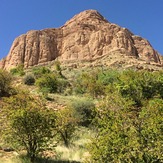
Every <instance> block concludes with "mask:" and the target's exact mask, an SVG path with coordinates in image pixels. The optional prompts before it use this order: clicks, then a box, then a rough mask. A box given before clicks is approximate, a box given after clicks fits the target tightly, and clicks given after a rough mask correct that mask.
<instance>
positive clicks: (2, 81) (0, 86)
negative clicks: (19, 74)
mask: <svg viewBox="0 0 163 163" xmlns="http://www.w3.org/2000/svg"><path fill="white" fill-rule="evenodd" d="M11 81H12V77H11V75H10V74H9V73H8V72H7V71H4V70H1V69H0V98H1V97H4V96H9V95H10V94H11V92H12V90H13V89H12V87H11Z"/></svg>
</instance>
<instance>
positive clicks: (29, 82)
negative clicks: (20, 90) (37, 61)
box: [24, 74, 35, 85]
mask: <svg viewBox="0 0 163 163" xmlns="http://www.w3.org/2000/svg"><path fill="white" fill-rule="evenodd" d="M34 83H35V77H34V75H33V74H27V75H26V76H25V77H24V84H26V85H33V84H34Z"/></svg>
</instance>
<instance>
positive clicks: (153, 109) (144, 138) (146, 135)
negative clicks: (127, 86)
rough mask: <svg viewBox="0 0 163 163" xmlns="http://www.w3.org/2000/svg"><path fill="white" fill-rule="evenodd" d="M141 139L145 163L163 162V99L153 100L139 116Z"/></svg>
mask: <svg viewBox="0 0 163 163" xmlns="http://www.w3.org/2000/svg"><path fill="white" fill-rule="evenodd" d="M139 122H141V125H140V127H141V130H140V138H141V145H142V150H143V158H144V160H145V162H162V161H163V146H162V144H163V134H162V132H163V126H162V125H163V99H158V98H156V99H152V100H150V101H149V102H148V104H147V105H146V106H144V107H143V108H142V110H141V112H140V115H139Z"/></svg>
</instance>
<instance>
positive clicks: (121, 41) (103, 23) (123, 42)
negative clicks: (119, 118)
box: [0, 10, 162, 69]
mask: <svg viewBox="0 0 163 163" xmlns="http://www.w3.org/2000/svg"><path fill="white" fill-rule="evenodd" d="M56 58H58V60H60V61H61V62H83V61H88V62H91V63H92V62H94V63H93V64H96V63H98V62H99V61H100V60H101V61H103V62H102V64H105V65H108V66H109V65H114V64H115V63H117V64H125V65H132V64H135V65H140V64H141V63H147V64H154V65H158V66H159V67H160V66H162V63H161V62H162V61H161V56H160V55H159V54H158V52H157V51H156V50H154V49H153V47H152V46H151V44H150V43H149V42H148V41H147V40H146V39H144V38H142V37H139V36H136V35H134V34H133V33H131V32H130V31H129V30H128V29H126V28H122V27H120V26H118V25H116V24H113V23H110V22H109V21H107V20H106V19H105V18H104V17H103V16H102V15H101V14H100V13H98V12H97V11H95V10H87V11H84V12H81V13H79V14H77V15H75V16H74V17H73V18H72V19H70V20H69V21H67V22H66V23H65V25H63V26H62V27H60V28H52V29H44V30H32V31H29V32H27V33H26V34H23V35H21V36H19V37H18V38H16V39H15V40H14V42H13V44H12V47H11V49H10V51H9V54H8V55H7V57H6V58H4V59H3V60H1V61H0V67H1V68H4V69H11V68H13V67H15V66H17V65H19V64H23V65H24V67H30V66H34V65H40V64H46V63H47V62H49V61H53V60H55V59H56ZM129 61H130V62H129Z"/></svg>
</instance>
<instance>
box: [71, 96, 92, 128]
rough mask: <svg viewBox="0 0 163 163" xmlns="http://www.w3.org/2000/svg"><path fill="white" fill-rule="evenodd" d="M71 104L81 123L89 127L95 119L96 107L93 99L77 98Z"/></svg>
mask: <svg viewBox="0 0 163 163" xmlns="http://www.w3.org/2000/svg"><path fill="white" fill-rule="evenodd" d="M71 105H72V108H74V110H75V111H76V115H77V117H78V118H79V119H80V121H79V124H80V125H82V126H86V127H88V126H89V125H90V124H91V122H92V119H93V110H94V108H95V104H94V103H93V101H92V100H90V99H81V100H75V101H74V102H73V103H72V104H71Z"/></svg>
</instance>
